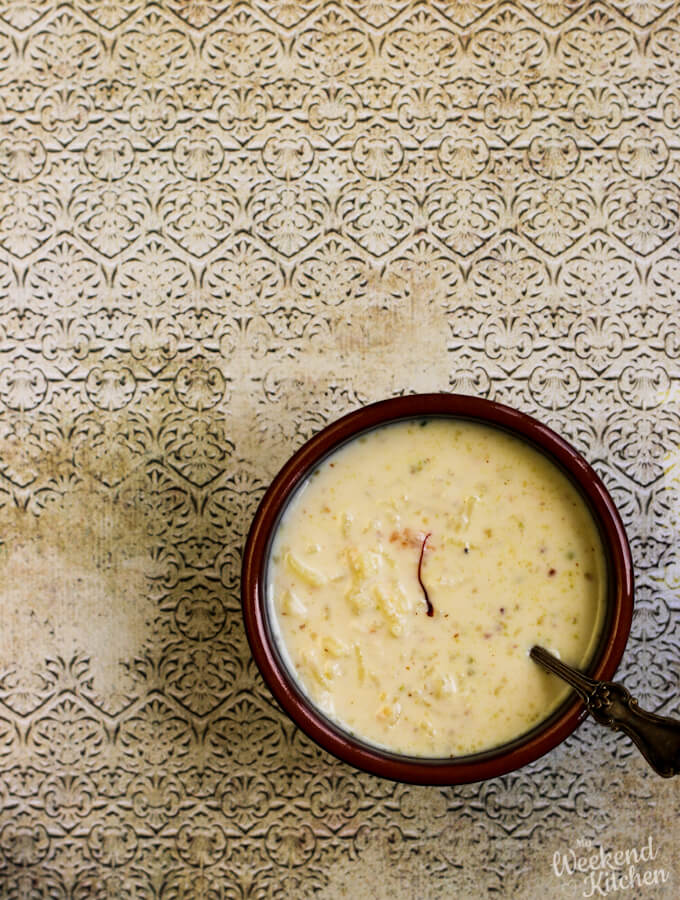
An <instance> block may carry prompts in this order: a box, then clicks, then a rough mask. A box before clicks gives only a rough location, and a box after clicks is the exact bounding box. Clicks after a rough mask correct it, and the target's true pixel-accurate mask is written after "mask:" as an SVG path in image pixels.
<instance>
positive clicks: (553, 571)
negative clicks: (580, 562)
mask: <svg viewBox="0 0 680 900" xmlns="http://www.w3.org/2000/svg"><path fill="white" fill-rule="evenodd" d="M556 574H557V569H551V570H550V571H549V572H548V575H556Z"/></svg>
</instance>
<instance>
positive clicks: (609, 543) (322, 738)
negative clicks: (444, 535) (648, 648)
mask: <svg viewBox="0 0 680 900" xmlns="http://www.w3.org/2000/svg"><path fill="white" fill-rule="evenodd" d="M436 416H439V417H446V418H459V419H467V420H471V421H477V422H479V423H481V424H487V425H491V426H496V427H500V428H502V429H505V430H506V431H509V432H511V433H513V434H515V436H517V437H520V438H522V439H524V440H527V441H529V443H531V444H533V445H534V446H535V447H536V448H537V449H538V450H540V451H542V452H543V453H545V454H546V455H547V456H548V458H549V459H551V460H552V461H553V462H557V463H558V465H559V466H560V467H561V468H562V470H563V471H565V473H566V474H567V475H568V476H569V477H570V478H571V480H572V482H574V483H575V485H576V487H577V488H579V490H580V492H581V494H582V496H583V497H584V499H585V500H586V501H587V503H588V504H589V506H590V509H591V513H592V514H593V515H594V517H595V519H596V521H597V522H598V523H599V526H600V529H599V530H600V533H601V539H602V543H603V545H604V549H605V553H606V555H607V563H608V565H607V577H608V598H607V604H608V611H607V616H608V618H609V628H608V630H607V633H606V634H604V633H603V637H602V638H601V648H600V652H599V657H598V658H597V664H596V665H594V666H592V667H589V668H588V670H587V671H588V674H590V675H591V677H593V678H597V679H602V680H605V681H608V680H611V678H612V676H613V675H614V673H615V671H616V669H617V667H618V665H619V663H620V661H621V658H622V656H623V652H624V649H625V646H626V643H627V640H628V636H629V633H630V626H631V621H632V613H633V593H634V588H633V562H632V557H631V552H630V546H629V544H628V539H627V536H626V532H625V529H624V526H623V523H622V521H621V517H620V515H619V513H618V510H617V508H616V506H615V504H614V501H613V500H612V498H611V496H610V495H609V493H608V491H607V489H606V488H605V486H604V484H603V482H602V481H601V479H600V478H599V476H598V475H597V473H596V472H595V471H594V469H593V468H592V467H591V466H590V465H589V464H588V463H587V462H586V460H585V459H584V458H583V456H581V454H580V453H579V452H578V451H577V450H576V449H575V448H574V447H572V446H571V444H569V443H568V442H567V441H566V440H564V438H562V437H560V436H559V435H558V434H557V433H556V432H555V431H553V430H552V429H551V428H549V427H548V426H547V425H544V424H543V423H542V422H540V421H539V420H538V419H535V418H534V417H533V416H531V415H529V414H527V413H524V412H521V411H520V410H517V409H515V408H513V407H510V406H506V405H504V404H501V403H497V402H496V401H493V400H487V399H486V398H483V397H476V396H470V395H467V394H452V393H429V394H408V395H405V396H400V397H393V398H389V399H386V400H380V401H378V402H376V403H371V404H368V405H366V406H362V407H360V408H359V409H357V410H354V411H353V412H350V413H347V414H346V415H344V416H342V417H341V418H339V419H337V420H336V421H335V422H332V423H331V424H329V425H327V426H326V427H325V428H323V429H322V430H321V431H319V432H318V433H317V434H315V435H314V436H313V437H312V438H310V439H309V440H308V441H306V442H305V443H304V444H303V445H302V446H301V447H300V448H299V449H298V450H297V451H296V452H295V453H294V454H293V455H292V456H291V457H290V459H289V460H288V461H287V462H286V463H285V464H284V466H283V467H282V468H281V470H280V471H279V473H278V474H277V475H276V477H275V478H274V480H273V481H272V483H271V485H270V486H269V488H268V489H267V491H266V492H265V494H264V496H263V498H262V500H261V501H260V504H259V506H258V508H257V511H256V513H255V517H254V519H253V522H252V525H251V527H250V530H249V533H248V536H247V539H246V544H245V549H244V554H243V564H242V570H241V603H242V612H243V616H244V621H245V627H246V635H247V638H248V642H249V644H250V648H251V651H252V654H253V657H254V659H255V662H256V664H257V666H258V668H259V670H260V672H261V674H262V676H263V677H264V680H265V682H266V683H267V685H268V687H269V689H270V690H271V692H272V694H273V695H274V697H275V698H276V700H277V701H278V702H279V704H280V705H281V707H282V708H283V710H284V711H285V712H286V713H287V715H288V716H289V717H290V718H291V719H292V720H293V722H294V723H295V724H296V725H297V726H298V727H299V728H301V729H302V730H303V731H304V732H305V733H306V734H307V735H308V736H309V737H310V738H311V739H312V740H313V741H315V742H316V743H317V744H318V745H320V746H321V747H322V748H323V749H325V750H327V751H329V752H330V753H332V754H333V755H334V756H336V757H338V758H339V759H341V760H343V761H344V762H346V763H349V764H350V765H352V766H355V767H356V768H358V769H363V770H364V771H366V772H370V773H371V774H374V775H378V776H381V777H384V778H389V779H392V780H394V781H401V782H407V783H412V784H429V785H453V784H465V783H468V782H473V781H483V780H486V779H488V778H494V777H496V776H498V775H504V774H506V773H508V772H511V771H514V770H515V769H519V768H521V767H522V766H525V765H527V764H528V763H530V762H533V761H534V760H536V759H538V758H539V757H541V756H543V755H544V754H546V753H548V752H549V751H550V750H552V749H553V748H554V747H556V746H557V745H558V744H559V743H561V742H562V741H563V740H564V739H565V738H566V737H567V736H568V735H569V734H571V733H572V732H573V731H574V729H575V728H576V727H577V726H578V725H579V723H580V722H581V721H582V720H583V718H584V717H585V715H586V710H585V707H584V705H583V703H582V701H581V700H579V699H578V698H577V697H576V696H574V697H573V699H571V700H569V699H568V700H567V701H565V703H563V704H562V705H561V706H560V707H559V708H558V709H557V710H556V711H555V712H554V713H553V714H552V715H551V716H549V717H548V718H547V719H545V720H544V721H543V722H540V723H538V725H537V726H535V727H534V728H533V729H532V730H531V731H529V732H527V735H526V736H523V735H521V736H520V737H519V738H517V739H515V740H514V741H512V742H509V743H506V744H504V745H500V746H499V747H498V748H491V749H490V750H486V751H483V752H481V753H479V754H471V755H470V756H462V757H451V758H450V759H435V758H433V759H429V758H427V757H422V758H420V757H408V756H404V755H399V754H396V753H394V752H392V751H388V750H381V749H380V748H378V747H375V746H373V745H370V744H367V743H364V742H362V741H361V740H360V739H357V738H353V737H352V735H351V734H349V733H348V732H347V731H344V730H341V729H340V728H339V727H336V726H335V725H334V724H333V723H332V722H331V721H330V720H328V719H327V718H326V717H325V716H324V715H323V714H322V713H320V712H318V711H317V710H316V708H315V707H314V705H313V703H312V701H311V700H309V699H308V698H307V697H306V696H305V695H304V694H303V693H302V692H301V691H300V690H299V688H297V687H296V686H295V684H294V682H293V680H292V678H291V677H290V676H289V675H288V673H287V672H286V670H285V667H284V665H283V664H282V662H281V661H280V657H279V655H278V652H277V651H276V650H275V648H274V646H273V639H272V637H271V634H270V631H269V627H268V624H267V613H266V605H267V604H266V596H265V579H266V569H267V562H268V551H269V547H270V541H271V538H272V536H273V533H274V531H275V529H276V527H277V525H278V520H279V516H280V514H281V513H282V511H283V509H284V508H285V506H286V504H287V502H288V500H289V499H290V497H291V495H292V493H293V492H294V491H295V489H296V488H297V486H298V485H299V484H300V483H301V482H302V481H304V479H305V478H306V477H307V476H308V474H309V473H310V471H311V470H312V469H313V468H314V466H316V465H317V464H318V463H319V462H320V461H321V460H322V459H323V458H325V457H326V456H328V454H329V453H331V452H333V451H334V450H335V449H337V448H339V446H340V445H342V444H344V443H346V442H347V441H349V440H352V439H353V438H355V437H357V436H358V435H359V434H360V433H362V432H365V431H368V430H371V429H373V428H376V427H378V426H382V425H388V424H390V423H394V422H398V421H401V420H404V419H417V418H428V417H436Z"/></svg>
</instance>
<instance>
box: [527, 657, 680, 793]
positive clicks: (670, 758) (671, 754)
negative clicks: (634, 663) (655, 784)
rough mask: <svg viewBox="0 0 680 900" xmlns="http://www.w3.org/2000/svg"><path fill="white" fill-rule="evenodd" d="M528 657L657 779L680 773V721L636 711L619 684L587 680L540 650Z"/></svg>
mask: <svg viewBox="0 0 680 900" xmlns="http://www.w3.org/2000/svg"><path fill="white" fill-rule="evenodd" d="M529 655H530V656H531V658H532V659H533V660H535V661H536V662H537V663H540V665H542V666H543V667H544V668H545V669H547V670H548V671H549V672H552V673H553V675H557V676H559V677H560V678H561V679H562V680H563V681H566V682H567V684H570V685H571V686H572V687H573V689H574V690H575V691H576V693H577V694H578V695H579V697H580V698H581V700H583V702H584V703H585V705H586V709H587V710H588V712H589V713H590V714H591V716H592V717H593V718H594V719H595V721H596V722H599V723H600V725H608V726H609V727H610V728H613V729H614V730H615V731H623V733H624V734H627V735H628V737H629V738H631V740H632V741H633V743H634V744H637V747H638V749H639V750H640V752H641V753H642V755H643V756H644V758H645V759H646V760H647V762H648V763H649V764H650V766H651V767H652V768H653V769H654V770H655V771H656V772H658V773H659V775H663V777H664V778H670V777H671V775H677V774H678V773H679V772H680V721H678V720H677V719H669V718H667V717H666V716H657V715H656V713H651V712H647V711H646V710H644V709H640V707H639V706H638V704H637V700H634V699H633V698H632V697H631V695H630V692H629V691H628V690H627V689H626V688H625V687H624V686H623V685H622V684H619V683H618V682H614V681H596V680H595V679H594V678H589V677H588V676H587V675H584V674H583V673H582V672H579V670H578V669H573V668H572V667H571V666H568V665H566V663H563V662H562V660H560V659H557V657H556V656H553V655H552V653H549V652H548V651H547V650H545V649H544V648H543V647H538V646H536V647H532V648H531V650H530V652H529Z"/></svg>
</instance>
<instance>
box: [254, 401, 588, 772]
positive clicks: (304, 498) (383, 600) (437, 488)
mask: <svg viewBox="0 0 680 900" xmlns="http://www.w3.org/2000/svg"><path fill="white" fill-rule="evenodd" d="M605 592H606V569H605V559H604V551H603V547H602V542H601V540H600V536H599V533H598V530H597V527H596V525H595V522H594V521H593V519H592V517H591V514H590V512H589V510H588V508H587V507H586V505H585V503H584V501H583V500H582V498H581V496H580V494H579V493H578V491H577V490H576V488H575V487H574V486H573V485H572V483H571V482H570V481H569V480H568V478H567V477H566V476H565V475H564V474H563V473H562V471H561V470H560V469H559V468H558V467H557V466H556V465H555V464H553V463H552V462H551V461H550V460H548V459H547V457H546V456H544V455H543V454H542V453H540V452H539V451H537V450H535V449H534V448H533V447H531V446H530V445H529V444H528V443H526V442H524V441H523V440H521V439H520V438H517V437H514V436H513V435H510V434H508V433H506V432H504V431H502V430H500V429H498V428H494V427H491V426H486V425H480V424H477V423H473V422H469V421H464V420H460V419H454V418H432V419H423V420H408V421H405V422H400V423H397V424H390V425H386V426H382V427H378V428H376V429H374V430H372V431H370V432H367V433H365V434H364V435H362V436H360V437H358V438H356V439H354V440H352V441H350V442H349V443H347V444H345V445H344V446H343V447H341V448H340V449H339V450H337V451H336V452H335V453H333V454H332V455H330V456H329V457H327V458H326V459H325V460H324V461H323V462H322V463H320V464H319V466H318V467H317V468H316V469H315V471H314V472H313V473H312V474H311V476H310V477H309V478H308V479H307V480H306V482H305V483H304V484H303V485H302V486H301V488H299V489H298V490H297V492H296V493H295V495H294V496H293V498H292V499H291V501H290V503H289V504H288V506H287V507H286V509H285V511H284V514H283V517H282V519H281V522H280V523H279V526H278V528H277V530H276V533H275V536H274V540H273V544H272V548H271V553H270V560H269V564H268V570H267V603H268V604H269V609H270V616H271V620H272V623H273V630H274V633H275V638H276V641H277V644H278V646H279V648H280V651H281V653H282V656H283V657H284V660H285V661H286V664H287V666H288V668H289V669H290V671H291V673H292V674H293V676H294V677H295V679H296V680H297V682H298V684H299V685H300V686H301V688H302V690H303V691H304V692H305V693H306V694H307V695H308V696H309V698H310V699H311V700H312V702H313V703H314V704H315V705H316V706H318V708H319V709H320V710H322V711H323V712H324V713H325V714H326V715H327V716H328V717H329V718H330V719H332V720H334V721H335V722H337V723H338V724H339V725H341V726H342V727H343V728H345V729H346V730H348V731H350V732H352V733H353V734H355V735H356V736H358V737H360V738H362V739H364V740H365V741H367V742H369V743H372V744H375V745H378V746H380V747H385V748H388V749H390V750H393V751H396V752H400V753H405V754H410V755H414V756H428V757H432V756H441V757H445V756H460V755H464V754H468V753H473V752H477V751H481V750H484V749H488V748H491V747H495V746H498V745H500V744H503V743H506V742H507V741H510V740H512V739H513V738H516V737H518V736H520V735H521V734H523V733H524V732H526V731H527V730H529V729H530V728H531V727H532V726H534V725H536V724H537V723H538V722H539V721H540V720H542V719H544V718H545V717H546V716H547V715H549V714H550V713H551V712H552V711H553V710H554V708H555V707H556V706H557V705H558V704H559V703H560V702H561V701H562V700H563V699H564V697H565V696H566V693H567V690H568V689H567V688H566V687H563V686H562V684H561V683H560V682H559V681H558V679H556V678H555V677H554V676H551V675H549V674H547V673H546V672H544V671H543V670H542V668H541V667H540V666H538V665H537V664H536V663H534V662H533V661H532V660H531V659H530V658H529V656H528V653H529V650H530V648H531V647H532V646H533V645H534V644H541V645H542V646H544V647H546V648H547V649H549V650H550V651H551V652H553V653H555V654H556V655H558V656H560V657H561V658H562V659H563V660H564V661H565V662H567V663H570V664H571V665H574V666H579V667H582V666H584V665H585V664H586V663H587V662H588V660H589V658H590V657H591V655H592V652H593V650H594V647H595V644H596V641H597V637H598V635H599V632H600V629H601V626H602V622H603V619H604V605H605Z"/></svg>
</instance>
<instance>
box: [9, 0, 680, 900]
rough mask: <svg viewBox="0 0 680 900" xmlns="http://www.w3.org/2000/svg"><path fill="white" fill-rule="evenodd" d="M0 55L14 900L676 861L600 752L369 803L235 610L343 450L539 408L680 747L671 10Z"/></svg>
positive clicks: (136, 30)
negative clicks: (390, 419) (369, 433)
mask: <svg viewBox="0 0 680 900" xmlns="http://www.w3.org/2000/svg"><path fill="white" fill-rule="evenodd" d="M0 22H1V27H0V582H1V583H2V584H3V597H2V604H3V607H2V608H3V612H4V613H5V615H4V618H3V623H4V624H3V628H2V629H0V762H1V763H2V765H1V766H0V896H2V897H3V898H5V897H7V898H8V900H27V898H30V900H34V898H35V900H38V898H39V900H48V898H49V900H114V898H115V900H194V898H196V900H198V898H204V900H208V898H210V900H225V898H229V900H250V898H261V900H264V898H267V900H270V898H271V900H291V898H295V900H307V898H310V900H311V898H312V897H318V898H325V900H338V898H339V897H341V896H358V893H360V892H361V890H364V891H368V892H369V893H372V894H374V895H375V896H376V897H379V896H383V895H385V896H387V895H388V894H389V895H390V896H394V897H395V898H401V897H412V896H417V897H419V898H420V897H422V898H423V900H440V898H445V897H446V898H450V897H452V896H460V897H467V896H469V897H475V898H476V897H479V896H482V895H484V896H487V895H488V896H490V897H494V896H497V897H504V896H513V897H517V898H520V900H523V898H526V900H528V898H533V897H535V896H536V895H537V893H544V894H546V895H547V896H552V895H553V894H554V893H555V890H556V884H557V882H556V880H555V876H554V873H553V871H552V869H551V860H552V854H553V853H554V852H555V851H556V850H557V851H560V852H568V850H569V848H570V847H572V846H574V844H573V842H574V840H576V839H577V838H581V837H582V838H590V839H593V840H599V839H600V838H601V839H602V842H603V844H607V845H609V844H612V845H614V844H616V843H617V841H618V836H619V835H621V836H622V837H621V840H622V841H624V839H625V841H628V843H629V845H630V846H637V845H639V844H640V843H641V840H640V834H641V829H642V830H643V831H644V833H645V834H647V833H651V834H653V836H654V840H655V842H656V841H657V840H658V841H659V842H662V841H664V840H666V834H667V830H668V829H667V824H666V819H664V815H665V814H666V813H663V814H662V811H663V810H670V812H669V813H668V814H669V815H672V812H673V809H672V798H671V797H670V795H669V794H668V793H667V791H665V786H664V785H660V784H659V782H658V781H656V780H654V779H652V778H651V777H650V776H649V773H648V771H647V770H646V769H645V767H644V763H643V762H641V761H640V759H639V757H638V756H637V754H636V753H635V752H634V751H633V749H632V748H631V745H630V743H629V742H628V741H627V740H625V739H623V738H622V737H621V736H620V735H616V734H614V733H607V732H604V731H602V730H600V729H598V728H596V726H595V725H594V724H593V723H592V722H589V721H586V722H584V724H583V725H582V726H581V727H580V728H579V730H578V731H577V732H576V733H575V734H574V735H572V736H571V737H570V738H569V739H568V740H567V741H565V742H564V743H563V744H561V745H560V746H559V747H558V748H556V749H555V750H554V751H553V752H552V753H551V754H549V755H548V756H547V757H545V758H543V759H541V760H538V761H536V762H535V763H534V764H532V766H530V767H528V768H525V769H523V770H521V771H518V772H514V773H511V774H509V775H507V776H504V777H503V778H499V779H494V780H493V781H491V782H488V783H484V784H481V785H462V786H459V787H457V788H455V789H453V788H446V787H445V788H427V787H422V788H421V787H412V786H406V785H399V784H395V783H391V782H388V781H381V780H380V779H377V778H374V777H372V776H369V775H366V774H364V773H359V772H354V771H350V770H349V769H348V768H347V767H346V766H344V765H343V764H341V763H339V762H338V761H337V760H334V759H332V758H330V757H329V756H328V755H327V754H325V753H324V752H323V751H321V750H320V749H319V748H318V747H317V746H316V745H315V744H314V743H312V742H311V741H310V740H309V739H307V738H306V737H305V736H304V735H303V734H302V733H301V732H300V731H299V730H298V729H296V728H295V727H294V726H293V724H292V723H291V722H290V721H289V720H288V719H287V718H285V717H284V716H283V715H282V714H281V713H280V711H279V710H278V708H277V707H276V706H275V704H274V702H273V700H272V698H271V696H270V694H269V692H268V690H267V689H266V688H265V686H264V684H263V682H262V679H261V677H260V675H259V673H258V672H257V670H256V668H255V665H254V663H253V660H252V657H251V655H250V651H249V648H248V645H247V640H246V637H245V633H244V630H243V625H242V618H241V611H240V597H239V573H240V565H241V553H242V547H243V543H244V541H245V538H246V535H247V531H248V528H249V525H250V522H251V520H252V517H253V514H254V512H255V509H256V507H257V503H258V501H259V499H260V498H261V497H262V495H263V493H264V491H265V490H266V488H267V485H268V484H269V482H270V480H271V478H272V477H273V476H274V475H275V474H276V471H277V470H278V468H279V466H280V465H282V464H283V463H284V462H285V460H286V459H287V458H288V457H289V456H290V455H291V453H292V452H293V450H295V449H296V448H297V447H299V446H300V444H301V443H302V442H303V441H304V440H305V439H306V438H308V437H310V436H311V435H312V434H314V433H315V432H317V431H318V430H319V429H320V428H322V427H323V426H324V425H325V424H327V423H328V422H330V421H332V420H334V419H336V418H338V417H339V416H340V415H342V414H343V413H345V412H349V411H350V410H352V409H355V408H357V407H358V406H359V405H361V404H363V403H367V402H370V401H372V400H377V399H380V398H382V397H384V396H387V395H396V394H401V393H404V392H409V391H415V390H435V391H439V390H448V391H458V392H462V393H470V394H475V395H479V396H485V397H489V398H491V399H495V400H499V401H501V402H507V403H510V404H512V405H515V406H517V407H518V408H521V409H523V410H525V411H526V412H529V413H533V414H534V415H537V416H538V417H539V418H540V419H541V420H542V421H544V422H545V423H546V424H547V425H549V426H551V427H553V428H555V429H556V430H557V431H558V432H559V433H560V434H562V435H564V436H565V437H566V438H567V439H568V440H570V441H572V442H573V443H574V444H575V445H576V446H577V447H578V448H579V449H580V450H581V451H582V452H583V453H584V455H585V456H586V458H587V459H588V461H589V462H591V463H592V464H593V465H594V466H595V468H596V469H597V470H598V472H599V474H600V475H601V476H602V477H603V479H604V481H605V483H606V484H607V486H608V488H609V490H610V491H611V493H612V495H613V497H614V499H615V502H616V504H617V506H618V508H619V510H620V512H621V515H622V518H623V520H624V523H625V526H626V530H627V533H628V535H629V539H630V542H631V547H632V551H633V556H634V559H635V568H636V572H635V575H636V590H637V599H636V608H635V615H634V621H633V628H632V633H631V638H630V641H629V644H628V647H627V649H626V653H625V655H624V660H623V664H622V668H621V679H622V680H624V681H626V682H627V683H628V684H629V685H630V687H631V688H632V689H633V691H634V693H636V695H637V696H638V698H639V699H640V700H641V702H643V703H646V704H647V705H648V706H649V707H651V708H657V709H661V710H666V711H670V710H671V709H673V708H675V709H676V711H677V698H676V694H677V690H676V685H675V684H674V682H673V676H672V673H673V671H674V666H675V661H676V648H677V642H678V636H679V632H678V600H677V598H678V591H679V590H680V555H679V554H678V552H677V545H678V538H679V537H680V532H679V528H680V525H679V522H678V497H679V491H680V488H679V485H680V471H679V468H678V462H677V448H678V446H679V445H680V429H679V428H678V392H677V377H678V360H680V311H679V310H680V306H679V304H678V300H679V294H678V291H679V289H678V285H679V284H680V246H679V238H678V234H679V232H678V215H679V208H678V192H677V182H678V178H677V175H678V171H680V169H679V163H680V159H679V154H680V144H679V143H678V140H677V131H678V125H679V124H680V65H679V64H678V60H679V59H680V53H679V52H678V51H679V50H680V46H679V44H678V34H680V31H679V28H678V10H677V4H673V3H671V2H669V0H647V2H642V0H611V2H607V3H604V2H598V3H595V4H585V5H584V4H577V3H571V2H567V0H548V2H546V0H522V2H520V3H515V4H505V5H503V4H500V5H499V4H496V3H493V2H491V0H432V2H431V3H421V4H411V3H407V2H406V0H371V2H369V0H339V2H332V3H322V2H320V0H299V2H292V0H283V2H268V0H255V2H253V3H222V4H219V3H211V2H208V0H163V2H157V3H152V4H144V3H141V2H140V0H121V2H110V0H104V2H94V0H80V2H78V3H74V2H70V0H64V2H59V3H57V2H49V0H36V2H33V3H26V2H22V0H7V2H5V3H4V4H2V8H1V9H0ZM618 846H619V845H618V844H617V847H618ZM662 857H663V863H662V864H663V865H664V866H666V867H669V866H671V861H670V860H671V852H670V849H669V847H668V846H666V845H663V846H662V847H661V848H660V857H659V858H660V859H661V858H662ZM677 875H678V873H677V872H676V871H674V872H673V879H674V880H673V881H671V883H670V887H668V891H667V892H666V893H664V889H665V888H662V889H660V892H659V894H658V896H659V897H660V898H661V900H666V898H670V897H674V896H675V893H677V891H675V884H676V882H677ZM560 887H561V888H565V896H566V893H568V890H566V887H567V886H566V885H565V884H564V882H560ZM666 887H667V886H666ZM674 891H675V893H674Z"/></svg>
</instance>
